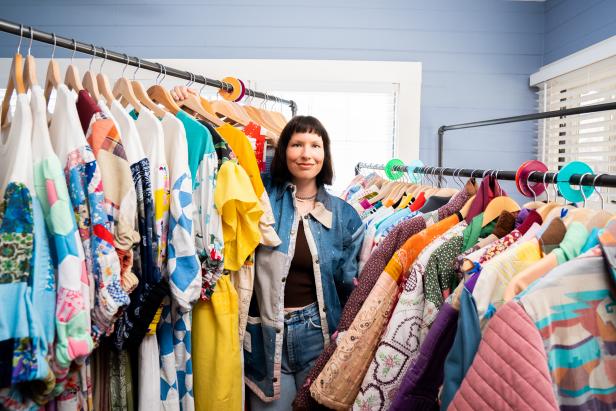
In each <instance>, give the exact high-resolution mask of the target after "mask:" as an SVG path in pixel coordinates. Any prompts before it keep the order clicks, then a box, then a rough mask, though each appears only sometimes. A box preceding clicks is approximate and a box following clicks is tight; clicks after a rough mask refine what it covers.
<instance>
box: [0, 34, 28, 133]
mask: <svg viewBox="0 0 616 411" xmlns="http://www.w3.org/2000/svg"><path fill="white" fill-rule="evenodd" d="M20 41H21V40H20ZM23 68H24V61H23V56H22V55H21V54H19V48H18V49H17V53H15V56H13V61H12V63H11V71H10V72H9V81H8V82H7V85H6V91H5V93H4V99H3V100H2V117H1V120H0V122H1V124H2V127H5V126H6V125H7V124H8V123H7V122H8V114H9V107H10V105H11V97H12V96H13V91H16V92H17V94H24V93H25V92H26V86H25V84H24V78H23V72H24V70H23Z"/></svg>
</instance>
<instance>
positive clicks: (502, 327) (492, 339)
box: [441, 302, 558, 410]
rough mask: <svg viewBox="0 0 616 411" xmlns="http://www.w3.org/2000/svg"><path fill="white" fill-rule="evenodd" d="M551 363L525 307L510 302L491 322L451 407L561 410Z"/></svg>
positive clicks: (458, 408)
mask: <svg viewBox="0 0 616 411" xmlns="http://www.w3.org/2000/svg"><path fill="white" fill-rule="evenodd" d="M503 342H506V343H503ZM547 361H548V358H547V355H546V353H545V350H544V349H543V342H542V341H541V337H540V335H539V333H538V332H537V329H536V328H535V325H534V324H533V322H532V320H531V319H530V318H529V317H528V315H527V314H526V313H525V312H524V310H523V309H522V307H521V306H519V305H518V304H516V303H514V302H511V303H508V304H506V305H505V306H503V307H502V308H501V309H500V310H498V311H497V312H496V316H495V317H494V319H493V320H492V321H490V323H489V324H488V327H487V329H486V331H485V334H484V336H483V340H482V342H481V344H480V346H479V351H478V352H477V355H476V356H475V360H474V361H473V364H472V366H471V368H470V369H469V371H468V373H467V374H466V378H465V379H464V381H463V382H462V385H461V386H460V389H459V391H458V392H457V393H456V394H455V397H454V399H453V401H452V402H451V404H450V406H449V408H448V409H449V410H476V409H478V408H486V409H513V410H528V409H541V410H556V409H558V405H557V403H556V398H555V397H554V392H553V390H552V383H551V378H550V373H549V371H548V365H547V364H548V363H547ZM443 405H445V404H444V403H443ZM441 409H443V407H441Z"/></svg>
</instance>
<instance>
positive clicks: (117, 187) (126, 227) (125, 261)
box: [77, 90, 139, 292]
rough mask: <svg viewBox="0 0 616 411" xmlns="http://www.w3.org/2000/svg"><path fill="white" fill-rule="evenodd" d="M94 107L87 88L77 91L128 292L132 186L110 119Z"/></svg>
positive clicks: (131, 280)
mask: <svg viewBox="0 0 616 411" xmlns="http://www.w3.org/2000/svg"><path fill="white" fill-rule="evenodd" d="M97 107H98V106H97V105H96V102H94V101H93V100H92V97H90V95H89V94H88V92H87V91H85V90H82V91H80V92H79V97H78V98H77V112H78V114H79V118H80V120H81V124H82V126H83V125H85V124H86V123H87V124H89V126H88V127H87V128H86V130H87V132H86V139H87V140H88V143H89V144H90V147H91V148H92V152H93V153H94V157H95V158H96V161H97V163H98V165H99V166H100V169H101V177H102V182H103V187H105V189H104V190H105V191H104V194H105V205H106V212H107V215H108V216H109V217H110V218H111V219H112V220H113V240H114V242H113V243H114V246H115V248H116V252H117V253H118V257H120V267H121V273H122V274H121V275H122V278H121V282H122V288H123V289H124V291H126V292H131V291H132V290H133V289H134V288H135V286H136V284H137V281H138V280H137V278H136V277H135V275H134V274H133V273H132V272H131V267H132V259H133V255H132V246H133V244H134V243H135V242H137V241H139V234H138V233H137V232H136V231H135V229H134V225H135V221H136V218H137V206H136V195H135V187H134V185H133V179H132V175H131V171H130V165H129V164H128V161H127V158H126V153H125V152H124V147H123V146H122V141H121V139H120V134H119V133H118V130H117V129H116V127H115V125H114V123H113V121H112V120H110V119H108V118H106V117H105V115H104V114H102V113H101V112H100V109H98V110H97Z"/></svg>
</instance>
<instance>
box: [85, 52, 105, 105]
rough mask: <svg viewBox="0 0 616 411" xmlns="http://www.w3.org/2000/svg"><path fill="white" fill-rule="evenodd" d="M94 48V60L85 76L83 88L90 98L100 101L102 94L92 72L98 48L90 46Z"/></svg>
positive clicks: (91, 60) (91, 61) (92, 59)
mask: <svg viewBox="0 0 616 411" xmlns="http://www.w3.org/2000/svg"><path fill="white" fill-rule="evenodd" d="M90 46H91V47H92V58H91V59H90V65H89V66H88V71H86V73H85V74H84V75H83V82H82V84H83V88H84V89H86V90H87V91H88V93H90V96H92V98H93V99H94V101H98V100H99V99H100V97H101V93H99V91H98V84H97V82H96V77H95V76H94V73H93V72H92V63H93V62H94V58H95V57H96V47H95V46H94V44H91V45H90Z"/></svg>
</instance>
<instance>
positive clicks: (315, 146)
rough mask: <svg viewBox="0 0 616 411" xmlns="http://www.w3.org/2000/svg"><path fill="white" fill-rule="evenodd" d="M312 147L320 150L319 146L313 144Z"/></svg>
mask: <svg viewBox="0 0 616 411" xmlns="http://www.w3.org/2000/svg"><path fill="white" fill-rule="evenodd" d="M312 147H314V148H321V146H320V145H318V144H313V145H312Z"/></svg>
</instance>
